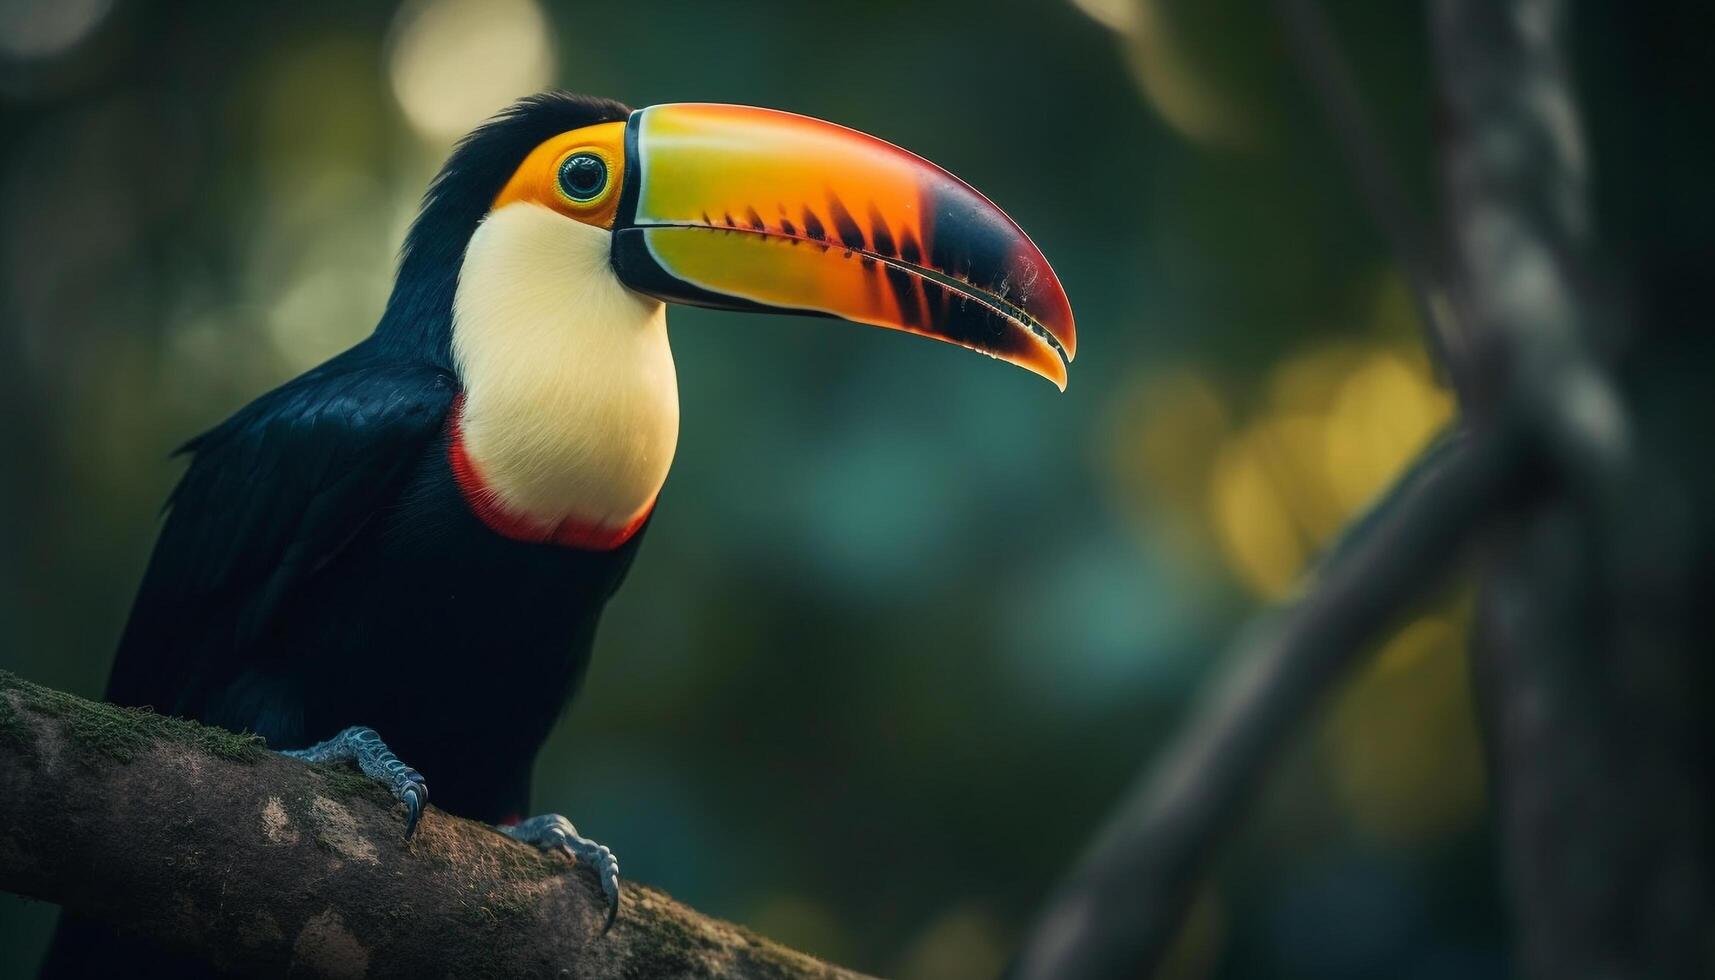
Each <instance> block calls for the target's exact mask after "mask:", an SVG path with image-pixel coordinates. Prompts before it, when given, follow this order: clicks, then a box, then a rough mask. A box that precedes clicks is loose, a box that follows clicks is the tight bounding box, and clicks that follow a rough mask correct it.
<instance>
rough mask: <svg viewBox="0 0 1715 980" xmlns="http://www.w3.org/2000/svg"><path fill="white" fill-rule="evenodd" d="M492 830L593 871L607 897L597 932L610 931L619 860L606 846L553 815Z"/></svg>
mask: <svg viewBox="0 0 1715 980" xmlns="http://www.w3.org/2000/svg"><path fill="white" fill-rule="evenodd" d="M494 829H496V830H498V831H500V832H501V833H503V834H505V835H506V836H508V837H510V838H512V839H513V840H516V841H522V842H523V843H525V844H533V845H535V846H536V847H539V848H541V849H543V850H545V851H547V850H554V851H560V852H562V853H565V854H570V855H571V856H573V857H575V858H577V859H578V861H579V862H580V863H582V864H587V865H589V866H590V867H591V868H592V869H594V870H595V874H596V877H597V878H599V879H600V880H601V890H602V894H604V895H606V896H607V924H606V925H604V926H602V929H601V931H602V932H604V933H605V932H607V931H608V930H609V929H612V928H613V920H614V919H615V918H616V917H618V915H619V859H618V858H616V857H614V856H613V852H612V851H610V850H608V849H607V845H605V844H597V843H596V842H595V841H593V840H590V839H588V838H586V837H583V836H581V835H580V834H579V833H578V828H576V827H574V826H572V822H571V821H570V820H567V819H566V818H565V817H562V816H560V815H559V814H557V813H544V814H542V815H541V816H539V817H531V818H530V819H528V820H524V821H521V822H519V823H515V824H513V825H511V826H509V827H496V828H494Z"/></svg>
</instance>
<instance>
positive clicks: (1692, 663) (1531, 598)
mask: <svg viewBox="0 0 1715 980" xmlns="http://www.w3.org/2000/svg"><path fill="white" fill-rule="evenodd" d="M1646 6H1647V5H1646ZM1567 8H1568V4H1567V3H1566V2H1564V0H1509V2H1505V3H1497V2H1495V0H1439V2H1437V3H1435V4H1434V5H1433V8H1432V9H1433V18H1432V28H1433V39H1434V44H1435V47H1436V55H1437V61H1438V68H1439V74H1440V85H1441V87H1440V91H1441V95H1442V99H1443V101H1444V109H1445V119H1446V123H1447V126H1448V128H1447V131H1446V133H1445V134H1444V140H1443V148H1444V153H1443V161H1442V162H1443V167H1444V178H1445V181H1446V195H1447V201H1448V204H1449V206H1450V211H1449V218H1450V227H1449V233H1450V235H1451V236H1452V246H1453V247H1452V249H1451V251H1452V254H1453V255H1454V256H1455V274H1456V276H1457V281H1456V284H1455V289H1454V295H1455V296H1456V297H1457V302H1458V303H1459V304H1460V306H1461V308H1462V311H1463V314H1464V317H1463V318H1464V319H1465V320H1466V322H1467V323H1468V324H1469V325H1470V328H1471V330H1472V331H1473V334H1474V335H1475V337H1476V338H1477V340H1478V343H1479V344H1480V345H1481V352H1482V357H1483V363H1484V366H1485V369H1486V370H1485V372H1484V374H1483V375H1482V377H1481V378H1480V379H1479V382H1480V385H1481V387H1479V389H1478V400H1477V404H1476V406H1475V408H1476V410H1477V411H1478V412H1483V413H1490V414H1494V413H1502V412H1509V413H1518V414H1521V415H1522V416H1523V417H1525V418H1527V419H1529V420H1530V424H1531V425H1532V426H1533V428H1534V429H1535V431H1536V432H1537V433H1538V435H1539V438H1538V440H1537V445H1538V446H1539V447H1540V448H1541V451H1542V453H1543V455H1544V458H1545V461H1546V462H1547V464H1548V466H1547V470H1546V471H1547V473H1548V474H1549V476H1548V477H1547V478H1548V479H1549V480H1551V481H1552V483H1553V484H1554V486H1553V489H1554V491H1555V492H1553V493H1551V494H1548V495H1544V496H1543V497H1541V498H1540V499H1541V500H1542V501H1543V502H1542V503H1540V504H1539V505H1537V506H1535V507H1532V508H1531V509H1530V510H1529V511H1528V512H1522V513H1519V514H1517V515H1515V519H1513V520H1511V521H1507V522H1504V523H1502V524H1500V525H1498V527H1497V529H1496V530H1495V531H1494V532H1493V533H1492V534H1491V535H1489V536H1488V537H1487V539H1486V541H1485V544H1484V557H1483V562H1482V569H1481V579H1482V581H1483V586H1482V594H1481V599H1480V602H1479V617H1478V624H1477V635H1476V642H1475V644H1474V650H1473V656H1474V658H1475V664H1474V667H1475V669H1474V671H1473V676H1474V678H1475V682H1476V684H1477V686H1478V695H1479V704H1480V708H1481V711H1482V716H1483V722H1484V725H1485V728H1486V732H1485V734H1486V737H1487V738H1486V740H1487V743H1488V746H1489V753H1490V760H1491V776H1492V786H1493V793H1494V796H1495V805H1496V807H1497V809H1498V814H1499V826H1500V834H1501V849H1502V858H1501V861H1502V872H1503V876H1504V878H1505V883H1506V887H1507V889H1508V891H1509V897H1510V899H1511V904H1512V907H1513V910H1514V916H1515V920H1516V926H1517V930H1518V954H1517V955H1518V958H1519V963H1520V965H1521V967H1522V969H1523V972H1524V975H1526V976H1529V977H1541V978H1578V977H1604V978H1612V977H1701V976H1709V975H1710V972H1709V971H1710V968H1711V965H1712V964H1711V962H1710V958H1711V954H1712V952H1715V949H1712V947H1711V944H1710V942H1709V940H1708V938H1707V935H1708V933H1707V931H1708V929H1709V927H1710V924H1711V921H1712V920H1711V902H1710V898H1711V888H1710V863H1709V858H1710V847H1709V844H1710V842H1709V839H1708V837H1709V828H1710V814H1711V810H1710V800H1709V780H1708V762H1707V760H1708V758H1709V756H1708V748H1709V745H1708V721H1707V718H1706V708H1707V699H1708V696H1709V688H1708V686H1707V685H1708V680H1709V670H1708V667H1707V661H1708V656H1707V653H1708V646H1709V641H1708V634H1707V632H1706V631H1705V630H1704V629H1703V628H1702V627H1703V625H1704V624H1703V622H1702V621H1703V619H1704V618H1705V617H1706V614H1704V613H1700V612H1698V610H1697V608H1696V607H1697V604H1698V600H1699V598H1703V599H1705V601H1706V599H1707V597H1708V596H1709V594H1710V576H1709V558H1708V552H1709V549H1708V547H1707V545H1706V544H1705V543H1704V542H1706V541H1707V537H1708V530H1707V521H1708V518H1707V516H1706V511H1705V510H1704V509H1703V508H1702V507H1700V506H1699V501H1708V500H1709V499H1711V498H1710V495H1709V492H1708V491H1709V487H1708V485H1707V478H1706V474H1705V475H1704V477H1703V480H1702V482H1703V485H1702V486H1701V487H1699V486H1698V485H1697V484H1698V482H1699V478H1698V476H1697V474H1696V473H1695V472H1693V471H1694V470H1707V465H1706V464H1704V463H1701V462H1699V461H1698V459H1697V458H1698V457H1699V456H1701V455H1702V454H1703V453H1704V451H1705V449H1706V446H1705V440H1706V439H1707V434H1708V429H1707V428H1706V425H1699V424H1696V423H1697V420H1699V419H1701V420H1703V421H1705V422H1706V420H1707V419H1708V417H1709V415H1708V410H1707V407H1706V406H1707V400H1706V396H1701V397H1698V398H1694V399H1687V398H1686V397H1685V395H1686V394H1687V392H1686V385H1685V382H1686V380H1687V378H1688V376H1689V377H1695V378H1696V379H1697V380H1696V381H1695V382H1694V383H1695V384H1696V385H1697V387H1698V388H1704V387H1705V386H1706V384H1707V382H1706V380H1703V379H1706V378H1707V376H1708V371H1709V368H1710V367H1711V364H1710V359H1709V357H1708V343H1707V341H1706V340H1703V339H1702V338H1701V336H1692V335H1690V334H1691V332H1689V331H1684V330H1682V329H1679V328H1678V327H1677V325H1675V324H1671V323H1662V322H1659V321H1654V320H1653V319H1652V317H1651V316H1650V313H1649V312H1648V311H1650V310H1651V309H1652V307H1653V308H1658V309H1659V304H1652V303H1651V302H1650V301H1649V299H1648V297H1649V295H1650V294H1651V293H1652V292H1654V291H1655V290H1656V289H1659V288H1660V287H1661V286H1662V285H1663V284H1661V283H1659V282H1658V283H1656V284H1654V286H1653V287H1652V286H1651V285H1650V283H1649V280H1650V279H1651V278H1653V276H1652V275H1651V274H1650V273H1649V272H1648V271H1647V270H1644V271H1642V274H1641V275H1640V274H1639V271H1640V270H1636V269H1628V268H1626V267H1625V265H1624V263H1625V261H1626V259H1625V258H1623V257H1618V256H1613V255H1603V254H1599V251H1600V246H1599V245H1598V244H1597V242H1598V241H1599V240H1601V241H1608V242H1614V241H1617V240H1619V239H1616V238H1615V237H1612V236H1613V231H1614V229H1611V228H1603V227H1602V225H1603V221H1602V219H1603V218H1604V217H1608V216H1607V215H1599V214H1598V213H1597V212H1596V210H1595V205H1594V200H1593V189H1592V177H1591V171H1590V168H1591V166H1592V161H1593V160H1594V161H1596V162H1598V163H1601V164H1604V165H1614V166H1619V167H1621V168H1622V170H1623V168H1624V162H1623V161H1624V158H1625V157H1626V156H1627V155H1628V148H1626V147H1624V146H1618V145H1615V144H1613V143H1608V142H1601V141H1595V142H1593V141H1591V140H1590V139H1589V137H1588V136H1587V132H1586V121H1585V115H1584V113H1582V112H1581V111H1580V108H1579V107H1580V100H1579V99H1578V98H1577V97H1576V95H1575V92H1574V87H1573V82H1572V77H1573V73H1572V57H1571V53H1570V51H1569V31H1568V30H1567V27H1568V25H1567V21H1568V19H1569V17H1568V13H1569V12H1568V9H1567ZM1660 13H1661V11H1660V10H1659V9H1658V10H1657V11H1655V12H1654V13H1652V14H1643V15H1631V16H1628V15H1624V14H1622V15H1619V16H1617V17H1615V18H1613V19H1614V20H1617V21H1620V23H1617V24H1611V25H1609V26H1612V27H1614V28H1616V30H1617V31H1618V32H1619V33H1614V34H1608V35H1606V36H1608V37H1609V38H1610V39H1613V38H1619V37H1623V34H1624V32H1625V31H1627V30H1630V29H1633V28H1635V27H1636V26H1637V24H1636V22H1638V21H1644V20H1648V19H1650V18H1651V17H1659V16H1660ZM1631 40H1633V39H1625V40H1624V41H1622V42H1621V44H1622V48H1623V47H1624V45H1625V43H1627V42H1629V41H1631ZM1637 67H1643V66H1637ZM1648 71H1649V69H1647V68H1646V69H1645V72H1646V74H1645V76H1644V77H1645V79H1647V77H1648V75H1647V73H1648ZM1629 81H1630V82H1631V88H1632V91H1629V92H1624V93H1622V95H1621V100H1622V101H1624V102H1626V103H1628V104H1629V106H1630V109H1631V111H1634V112H1636V113H1639V114H1640V115H1645V116H1652V117H1655V116H1657V114H1658V113H1659V114H1662V115H1663V116H1665V117H1666V118H1660V117H1657V118H1656V122H1657V123H1658V124H1662V123H1668V122H1669V120H1671V111H1672V108H1673V107H1674V106H1677V105H1682V104H1684V103H1683V102H1682V100H1681V99H1680V98H1678V97H1677V93H1673V92H1663V91H1657V90H1655V86H1652V85H1650V84H1649V83H1648V81H1647V80H1645V81H1642V82H1641V83H1639V81H1638V80H1637V79H1635V78H1634V79H1631V80H1629ZM1683 122H1684V124H1685V125H1706V121H1705V122H1704V123H1695V122H1693V121H1691V120H1684V121H1683ZM1629 176H1630V177H1632V178H1633V179H1635V178H1637V177H1639V176H1641V175H1640V174H1631V175H1629ZM1707 180H1708V177H1707V174H1701V175H1699V176H1698V178H1697V180H1696V181H1695V182H1694V183H1691V184H1689V185H1684V186H1682V187H1680V188H1679V189H1678V192H1679V193H1683V194H1685V195H1687V196H1690V197H1693V198H1695V197H1699V196H1702V197H1705V198H1706V197H1707V192H1705V191H1702V190H1700V187H1701V186H1702V185H1705V184H1706V183H1707ZM1630 193H1631V194H1638V195H1642V196H1643V197H1646V198H1647V197H1648V196H1649V195H1651V194H1653V193H1655V191H1654V190H1653V189H1651V188H1635V189H1632V191H1631V192H1630ZM1616 217H1617V216H1616ZM1633 217H1635V218H1641V219H1642V220H1641V221H1638V222H1636V223H1635V224H1634V225H1633V227H1631V228H1630V229H1627V230H1628V231H1629V232H1631V234H1627V235H1626V236H1625V237H1626V238H1629V239H1630V240H1631V243H1633V244H1636V243H1638V242H1639V241H1640V239H1645V240H1647V239H1648V238H1649V237H1650V236H1652V235H1654V234H1655V233H1657V232H1658V231H1659V226H1658V225H1657V220H1658V219H1659V218H1660V217H1661V215H1659V214H1654V213H1647V209H1646V213H1644V214H1642V215H1634V216H1633ZM1599 228H1601V230H1602V235H1601V238H1600V239H1598V236H1597V229H1599ZM1707 233H1708V229H1704V234H1707ZM1655 244H1656V245H1657V246H1658V247H1663V248H1664V250H1665V251H1667V252H1671V251H1672V250H1673V249H1672V246H1671V244H1667V243H1661V242H1656V243H1655ZM1634 259H1635V257H1634ZM1616 265H1617V266H1618V267H1619V269H1620V270H1621V271H1620V275H1621V276H1623V277H1628V278H1629V279H1630V280H1631V281H1630V282H1627V283H1625V284H1624V285H1622V286H1621V287H1619V288H1615V287H1614V286H1613V284H1610V283H1604V282H1601V281H1596V280H1594V279H1593V278H1592V275H1591V272H1590V270H1591V269H1595V268H1601V269H1609V268H1615V267H1616ZM1704 274H1705V275H1707V269H1705V270H1704ZM1675 288H1677V286H1676V285H1668V286H1667V289H1668V291H1670V292H1671V291H1672V290H1673V289H1675ZM1619 296H1626V297H1627V303H1626V307H1627V308H1625V309H1621V308H1620V305H1619V302H1618V300H1617V297H1619ZM1697 333H1698V334H1701V335H1706V333H1707V330H1706V329H1705V330H1703V331H1698V332H1697ZM1688 368H1689V370H1688ZM1616 369H1617V373H1616ZM1610 379H1614V380H1610ZM1687 409H1689V414H1688V413H1687ZM1699 409H1701V411H1699ZM1688 423H1689V424H1688Z"/></svg>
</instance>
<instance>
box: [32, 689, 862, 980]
mask: <svg viewBox="0 0 1715 980" xmlns="http://www.w3.org/2000/svg"><path fill="white" fill-rule="evenodd" d="M403 829H404V822H403V814H402V813H401V812H400V810H399V808H398V807H397V806H396V805H395V804H394V802H393V800H392V799H391V797H389V796H388V795H387V794H386V793H385V791H383V790H381V789H380V788H379V787H376V786H374V785H373V784H370V783H368V782H367V781H365V780H362V779H360V778H353V776H352V774H349V773H347V772H345V771H344V770H341V769H335V768H329V769H323V768H318V767H311V766H306V765H303V764H301V763H298V762H293V761H291V760H289V759H285V758H282V757H280V756H277V755H274V754H272V753H270V752H268V751H266V749H265V747H264V746H263V745H262V742H261V740H260V739H257V738H255V737H253V736H243V735H234V734H232V733H231V732H226V731H222V730H220V729H216V728H209V727H206V726H203V725H198V724H195V723H193V722H187V721H182V720H179V719H176V718H168V717H163V716H160V715H156V714H152V713H150V712H147V711H137V710H132V709H127V708H117V707H114V706H112V705H106V704H98V703H95V702H91V701H85V700H83V699H81V698H77V697H73V696H71V695H68V694H64V693H61V692H58V691H53V690H50V689H48V688H44V687H40V686H38V685H35V684H30V683H28V682H26V681H23V680H20V679H19V678H17V677H15V676H13V675H11V674H8V673H5V672H3V671H0V889H4V890H6V891H12V892H16V893H18V894H22V895H28V896H31V897H35V898H40V899H45V900H48V901H52V902H58V903H60V904H61V905H64V906H66V907H67V908H70V909H75V910H77V911H79V912H83V913H86V914H89V915H93V916H96V917H98V918H102V919H105V920H107V921H110V922H113V923H115V924H116V925H118V926H120V927H121V928H123V929H126V930H131V931H135V932H137V933H140V934H143V935H147V936H150V937H152V938H154V939H156V940H158V941H160V942H161V943H163V944H165V945H167V946H170V947H172V948H175V949H177V950H180V951H184V952H189V953H192V954H195V955H199V956H202V957H204V958H206V959H208V960H209V961H211V962H213V963H214V964H216V965H217V966H219V967H221V968H223V969H226V970H232V971H235V972H239V973H244V974H257V975H280V974H285V973H288V972H290V973H292V974H293V975H311V976H341V977H343V976H373V977H385V976H560V977H573V978H583V977H589V978H598V977H599V978H610V977H612V978H621V977H623V978H645V977H682V976H693V977H712V976H720V977H768V978H782V980H783V978H794V977H848V976H853V975H854V974H851V973H850V972H848V971H846V970H842V969H840V968H838V967H834V966H830V965H828V964H825V963H822V962H820V961H818V960H815V959H813V958H811V957H809V956H806V955H804V954H801V953H797V952H794V951H792V950H789V949H786V948H784V947H782V946H779V945H777V944H775V943H773V942H770V941H768V940H766V939H763V938H761V937H759V936H756V935H754V934H752V933H750V932H747V931H745V930H744V929H742V928H739V927H737V926H734V925H731V924H728V923H725V922H720V921H717V920H714V919H710V918H707V917H705V916H703V915H700V914H698V913H697V912H695V911H693V910H691V909H688V908H686V907H685V906H683V905H680V904H679V903H677V902H675V901H673V900H672V899H671V898H669V897H667V896H666V895H664V894H663V893H661V892H659V891H655V890H653V889H649V888H645V887H642V886H639V885H636V884H629V883H628V884H627V885H626V890H625V895H624V904H623V906H622V908H621V910H620V915H619V921H618V922H617V923H616V924H615V926H614V928H613V930H612V931H611V932H610V933H608V934H606V935H605V936H604V935H603V934H602V933H601V924H602V920H603V902H602V897H601V890H600V887H599V886H598V885H597V883H596V881H595V877H594V876H593V875H592V874H590V873H589V872H588V871H587V870H586V869H583V868H579V867H576V866H575V865H574V864H573V863H572V862H571V861H570V860H569V859H565V858H561V857H559V856H557V855H547V854H542V853H539V852H537V851H535V850H534V849H532V848H529V847H525V846H523V845H521V844H518V843H515V842H513V841H511V840H509V839H507V838H505V837H503V836H501V835H499V834H497V833H494V832H493V831H492V830H490V829H489V828H487V827H484V826H483V825H481V824H478V823H473V822H471V821H469V820H463V819H460V818H458V817H454V816H450V815H448V814H446V813H443V812H441V811H439V810H434V809H431V810H430V811H429V812H427V813H425V814H424V816H423V821H422V823H421V825H420V826H419V827H418V830H417V834H416V836H415V837H414V838H413V839H412V840H410V841H409V842H407V841H405V840H404V836H403Z"/></svg>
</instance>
